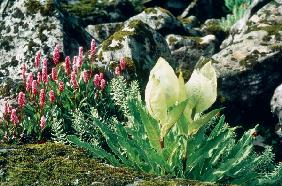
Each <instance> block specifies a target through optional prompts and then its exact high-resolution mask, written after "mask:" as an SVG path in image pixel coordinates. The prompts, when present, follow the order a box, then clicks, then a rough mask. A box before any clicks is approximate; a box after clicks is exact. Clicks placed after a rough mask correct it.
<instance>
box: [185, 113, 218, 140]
mask: <svg viewBox="0 0 282 186" xmlns="http://www.w3.org/2000/svg"><path fill="white" fill-rule="evenodd" d="M220 111H221V109H215V110H212V111H210V112H209V113H207V114H204V115H203V116H201V117H200V118H198V119H197V120H196V121H193V122H192V123H190V124H189V129H188V135H191V134H193V133H195V132H196V131H197V130H199V128H200V127H202V126H203V125H205V124H207V123H208V122H209V121H210V120H211V119H212V117H214V116H215V115H216V114H217V113H219V112H220Z"/></svg>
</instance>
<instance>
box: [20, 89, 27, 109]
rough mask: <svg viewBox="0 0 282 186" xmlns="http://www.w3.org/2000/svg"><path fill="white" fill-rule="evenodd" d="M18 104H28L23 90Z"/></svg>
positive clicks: (21, 105) (22, 105)
mask: <svg viewBox="0 0 282 186" xmlns="http://www.w3.org/2000/svg"><path fill="white" fill-rule="evenodd" d="M18 104H19V106H20V107H24V106H25V104H26V100H25V94H24V93H23V92H20V93H19V95H18Z"/></svg>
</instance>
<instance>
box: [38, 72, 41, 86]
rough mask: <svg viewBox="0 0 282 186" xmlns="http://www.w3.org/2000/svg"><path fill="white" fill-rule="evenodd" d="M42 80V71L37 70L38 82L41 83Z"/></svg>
mask: <svg viewBox="0 0 282 186" xmlns="http://www.w3.org/2000/svg"><path fill="white" fill-rule="evenodd" d="M41 81H42V75H41V72H37V83H38V84H40V83H41Z"/></svg>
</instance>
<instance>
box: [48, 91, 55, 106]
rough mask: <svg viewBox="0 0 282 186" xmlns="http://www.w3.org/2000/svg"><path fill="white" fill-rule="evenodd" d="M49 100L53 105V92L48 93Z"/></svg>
mask: <svg viewBox="0 0 282 186" xmlns="http://www.w3.org/2000/svg"><path fill="white" fill-rule="evenodd" d="M49 99H50V102H51V103H53V102H54V101H55V93H54V91H53V90H50V92H49Z"/></svg>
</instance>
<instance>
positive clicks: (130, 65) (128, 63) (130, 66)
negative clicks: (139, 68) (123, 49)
mask: <svg viewBox="0 0 282 186" xmlns="http://www.w3.org/2000/svg"><path fill="white" fill-rule="evenodd" d="M124 60H125V63H126V68H127V69H129V70H132V71H135V70H136V68H135V63H134V61H133V60H132V59H131V58H129V57H124Z"/></svg>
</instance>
